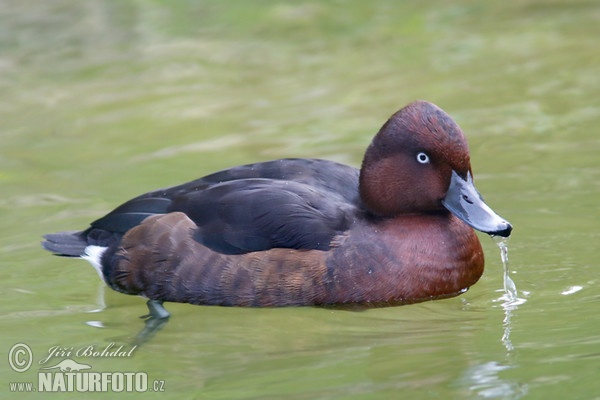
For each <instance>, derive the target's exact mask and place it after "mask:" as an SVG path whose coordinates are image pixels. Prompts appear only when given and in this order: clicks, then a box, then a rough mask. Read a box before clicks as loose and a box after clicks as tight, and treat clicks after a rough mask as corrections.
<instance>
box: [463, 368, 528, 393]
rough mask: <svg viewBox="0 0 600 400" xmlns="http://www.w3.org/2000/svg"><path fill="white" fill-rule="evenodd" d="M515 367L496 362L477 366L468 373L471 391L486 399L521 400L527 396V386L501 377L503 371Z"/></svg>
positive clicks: (467, 377) (467, 378)
mask: <svg viewBox="0 0 600 400" xmlns="http://www.w3.org/2000/svg"><path fill="white" fill-rule="evenodd" d="M515 367H516V366H513V365H506V364H502V363H499V362H496V361H490V362H486V363H483V364H479V365H476V366H474V367H472V368H470V369H469V370H467V373H466V381H467V384H468V385H469V386H468V387H469V390H471V391H472V392H475V393H477V395H478V396H480V397H482V398H485V399H497V398H500V399H520V398H521V397H523V396H524V395H525V394H527V385H525V384H522V383H520V382H516V381H511V380H508V379H502V378H501V377H500V373H501V372H502V371H506V370H509V369H512V368H515Z"/></svg>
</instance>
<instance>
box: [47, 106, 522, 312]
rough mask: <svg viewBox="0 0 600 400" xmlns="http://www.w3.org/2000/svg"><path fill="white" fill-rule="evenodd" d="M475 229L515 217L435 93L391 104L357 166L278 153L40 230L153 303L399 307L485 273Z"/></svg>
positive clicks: (491, 229) (457, 288)
mask: <svg viewBox="0 0 600 400" xmlns="http://www.w3.org/2000/svg"><path fill="white" fill-rule="evenodd" d="M475 230H477V231H480V232H483V233H486V234H489V235H491V236H501V237H508V236H509V235H510V233H511V231H512V225H511V224H510V223H509V222H507V221H506V220H505V219H504V218H502V217H500V216H499V215H498V214H497V213H496V212H494V211H493V210H492V209H491V208H490V207H489V206H488V205H487V204H486V203H485V201H484V200H483V198H482V196H481V195H480V194H479V192H478V191H477V189H476V187H475V186H474V183H473V175H472V170H471V164H470V156H469V148H468V144H467V140H466V138H465V135H464V133H463V131H462V130H461V128H460V127H459V126H458V125H457V123H456V122H455V121H454V120H453V119H452V118H451V117H450V116H449V115H448V114H447V113H446V112H445V111H443V110H442V109H441V108H439V107H438V106H436V105H434V104H433V103H430V102H427V101H423V100H419V101H415V102H412V103H410V104H408V105H407V106H405V107H403V108H402V109H400V110H399V111H397V112H396V113H394V114H393V115H392V116H391V117H390V118H389V119H388V120H387V121H386V122H385V124H384V125H383V126H382V127H381V129H380V130H379V131H378V132H377V134H376V135H375V136H374V138H373V139H372V141H371V143H370V144H369V146H368V147H367V149H366V152H365V154H364V158H363V160H362V164H361V166H360V169H357V168H355V167H352V166H348V165H344V164H340V163H337V162H334V161H328V160H323V159H304V158H285V159H278V160H272V161H265V162H258V163H254V164H247V165H242V166H236V167H232V168H229V169H225V170H222V171H219V172H216V173H213V174H210V175H207V176H204V177H202V178H199V179H196V180H193V181H191V182H187V183H184V184H181V185H177V186H172V187H168V188H164V189H158V190H154V191H151V192H148V193H145V194H142V195H140V196H137V197H135V198H133V199H131V200H129V201H126V202H125V203H123V204H122V205H120V206H118V207H117V208H115V209H114V210H113V211H111V212H109V213H108V214H107V215H105V216H104V217H102V218H99V219H97V220H95V221H93V222H92V223H91V224H90V226H89V227H87V228H86V229H84V230H81V231H65V232H58V233H52V234H47V235H45V236H44V241H43V242H42V246H43V248H44V249H46V250H48V251H50V252H52V253H54V254H55V255H60V256H65V257H78V258H82V259H85V260H87V261H89V262H90V263H91V264H92V266H94V268H95V269H96V270H97V271H98V274H99V275H100V277H101V279H102V280H103V281H104V282H105V283H106V284H107V285H108V286H109V287H110V288H112V289H114V290H116V291H118V292H122V293H125V294H129V295H139V296H142V297H145V298H147V299H148V307H149V308H150V310H151V314H152V315H153V316H158V317H168V316H169V315H170V314H169V313H168V312H167V311H166V310H165V309H164V307H163V302H178V303H190V304H197V305H218V306H247V307H278V306H335V305H340V306H343V305H362V306H385V305H402V304H411V303H417V302H422V301H426V300H434V299H441V298H448V297H453V296H457V295H459V294H461V293H464V292H465V291H466V290H467V289H468V288H469V287H471V286H472V285H473V284H475V283H476V282H477V281H478V280H479V278H480V277H481V276H482V274H483V270H484V254H483V250H482V247H481V243H480V241H479V239H478V236H477V234H476V233H475Z"/></svg>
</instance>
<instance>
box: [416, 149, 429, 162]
mask: <svg viewBox="0 0 600 400" xmlns="http://www.w3.org/2000/svg"><path fill="white" fill-rule="evenodd" d="M417 161H418V162H420V163H421V164H428V163H429V156H428V155H427V154H425V153H423V152H420V153H419V154H417Z"/></svg>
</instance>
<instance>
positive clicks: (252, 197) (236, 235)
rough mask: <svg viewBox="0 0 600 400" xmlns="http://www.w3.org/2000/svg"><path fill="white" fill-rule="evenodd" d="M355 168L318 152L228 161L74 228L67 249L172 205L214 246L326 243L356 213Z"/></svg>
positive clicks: (111, 237) (108, 241)
mask: <svg viewBox="0 0 600 400" xmlns="http://www.w3.org/2000/svg"><path fill="white" fill-rule="evenodd" d="M358 174H359V172H358V170H357V169H355V168H352V167H349V166H346V165H343V164H339V163H335V162H332V161H327V160H318V159H280V160H274V161H268V162H263V163H256V164H248V165H243V166H238V167H233V168H230V169H226V170H223V171H220V172H216V173H214V174H211V175H207V176H205V177H202V178H199V179H196V180H194V181H191V182H188V183H185V184H182V185H178V186H173V187H169V188H165V189H159V190H155V191H152V192H148V193H145V194H143V195H140V196H138V197H135V198H133V199H131V200H129V201H127V202H125V203H124V204H122V205H121V206H119V207H117V208H116V209H115V210H113V211H111V212H110V213H108V214H107V215H106V216H104V217H102V218H100V219H98V220H96V221H94V222H92V223H91V226H90V228H88V229H87V230H86V231H84V232H81V233H78V234H77V235H79V236H77V237H78V238H79V239H81V240H80V246H79V247H77V246H75V250H74V251H72V252H73V253H80V252H81V249H82V248H85V246H87V245H99V246H112V245H114V244H115V243H116V242H118V241H119V240H120V238H121V237H122V235H123V234H124V233H126V232H127V231H129V230H130V229H132V228H133V227H135V226H136V225H139V224H140V223H141V222H142V221H143V220H144V219H145V218H147V217H149V216H151V215H156V214H167V213H171V212H183V213H185V214H186V215H187V216H188V217H189V218H190V219H191V220H192V221H193V222H194V223H195V224H196V225H197V230H196V232H195V233H194V239H195V240H197V241H198V242H200V243H201V244H203V245H205V246H207V247H209V248H210V249H212V250H214V251H217V252H220V253H225V254H243V253H247V252H252V251H262V250H267V249H270V248H294V249H320V250H326V249H327V248H329V243H330V240H331V238H332V237H333V236H334V235H336V234H338V233H339V232H341V231H344V230H345V229H347V228H348V226H349V224H350V223H351V221H352V220H354V219H355V218H356V215H358V214H361V213H362V206H361V203H360V198H359V194H358ZM72 238H73V237H71V239H72ZM53 239H55V240H54V241H55V242H56V241H60V240H63V238H59V237H54V238H53V237H51V236H50V235H49V236H48V237H47V240H49V241H50V244H52V241H53ZM47 248H48V247H47ZM51 250H52V251H54V252H57V253H60V252H61V251H60V247H59V246H58V247H57V248H54V249H51ZM70 251H71V250H70ZM65 255H81V254H65Z"/></svg>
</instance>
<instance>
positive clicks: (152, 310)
mask: <svg viewBox="0 0 600 400" xmlns="http://www.w3.org/2000/svg"><path fill="white" fill-rule="evenodd" d="M146 305H147V306H148V312H149V313H148V314H146V315H142V316H141V317H140V318H144V319H148V318H154V319H166V318H169V317H170V316H171V314H169V312H168V311H167V310H166V309H165V307H163V302H162V301H161V300H148V301H147V302H146Z"/></svg>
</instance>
